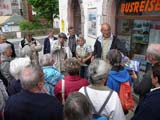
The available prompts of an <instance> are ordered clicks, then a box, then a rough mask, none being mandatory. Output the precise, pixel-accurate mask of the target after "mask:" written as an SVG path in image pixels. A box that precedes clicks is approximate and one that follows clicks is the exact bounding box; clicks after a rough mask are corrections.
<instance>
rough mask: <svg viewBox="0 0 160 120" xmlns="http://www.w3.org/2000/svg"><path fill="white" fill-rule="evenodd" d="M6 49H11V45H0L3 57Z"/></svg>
mask: <svg viewBox="0 0 160 120" xmlns="http://www.w3.org/2000/svg"><path fill="white" fill-rule="evenodd" d="M8 48H10V49H11V45H10V44H8V43H2V44H0V53H1V54H3V55H4V54H5V52H6V50H7V49H8Z"/></svg>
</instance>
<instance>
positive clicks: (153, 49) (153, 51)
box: [147, 43, 160, 62]
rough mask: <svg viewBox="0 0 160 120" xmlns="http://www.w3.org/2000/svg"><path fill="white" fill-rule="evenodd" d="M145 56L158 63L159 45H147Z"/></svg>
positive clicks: (159, 56)
mask: <svg viewBox="0 0 160 120" xmlns="http://www.w3.org/2000/svg"><path fill="white" fill-rule="evenodd" d="M147 54H148V55H150V56H152V57H153V58H152V59H153V60H155V61H159V62H160V44H159V43H152V44H149V46H148V48H147ZM149 60H150V59H149ZM150 61H151V60H150ZM151 62H152V61H151Z"/></svg>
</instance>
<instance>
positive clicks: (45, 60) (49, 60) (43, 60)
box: [40, 54, 54, 66]
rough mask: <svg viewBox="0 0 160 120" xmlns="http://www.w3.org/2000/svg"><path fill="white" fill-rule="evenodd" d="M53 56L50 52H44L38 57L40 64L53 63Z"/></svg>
mask: <svg viewBox="0 0 160 120" xmlns="http://www.w3.org/2000/svg"><path fill="white" fill-rule="evenodd" d="M53 60H54V59H53V57H52V55H51V54H44V55H42V56H41V57H40V65H41V66H47V65H51V64H53Z"/></svg>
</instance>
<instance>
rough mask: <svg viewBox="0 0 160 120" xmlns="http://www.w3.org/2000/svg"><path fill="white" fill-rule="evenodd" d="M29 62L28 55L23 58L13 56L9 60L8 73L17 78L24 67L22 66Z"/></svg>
mask: <svg viewBox="0 0 160 120" xmlns="http://www.w3.org/2000/svg"><path fill="white" fill-rule="evenodd" d="M30 64H31V60H30V58H29V57H24V58H15V59H14V60H12V61H11V62H10V73H11V75H12V76H13V77H14V78H15V79H16V80H18V79H19V75H20V72H21V71H22V70H23V69H24V67H26V66H28V65H30Z"/></svg>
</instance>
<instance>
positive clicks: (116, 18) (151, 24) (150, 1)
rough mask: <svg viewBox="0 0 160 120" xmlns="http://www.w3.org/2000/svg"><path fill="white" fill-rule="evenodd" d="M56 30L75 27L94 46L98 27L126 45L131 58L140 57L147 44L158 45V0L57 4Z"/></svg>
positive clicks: (69, 0)
mask: <svg viewBox="0 0 160 120" xmlns="http://www.w3.org/2000/svg"><path fill="white" fill-rule="evenodd" d="M59 13H60V29H61V31H63V32H65V33H68V27H70V26H73V27H75V30H76V33H77V34H83V35H84V37H85V39H86V42H87V43H88V44H90V45H92V46H93V45H94V42H95V39H96V37H97V36H99V35H100V34H101V32H100V26H101V24H102V23H106V22H107V23H109V24H110V25H111V29H112V33H113V34H115V35H117V36H118V37H119V38H120V39H123V40H125V41H126V43H127V46H126V47H127V49H128V50H129V51H130V55H131V57H134V56H138V57H144V55H145V51H146V48H147V46H148V44H149V43H153V42H159V43H160V39H158V38H160V22H159V21H160V1H159V0H132V1H131V0H59Z"/></svg>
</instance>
